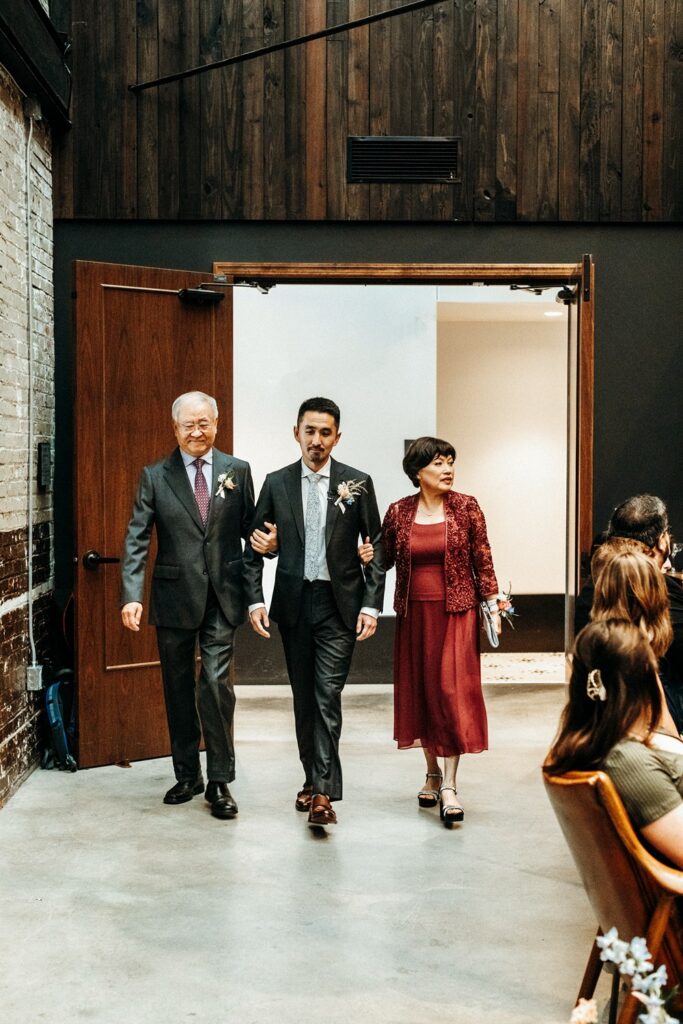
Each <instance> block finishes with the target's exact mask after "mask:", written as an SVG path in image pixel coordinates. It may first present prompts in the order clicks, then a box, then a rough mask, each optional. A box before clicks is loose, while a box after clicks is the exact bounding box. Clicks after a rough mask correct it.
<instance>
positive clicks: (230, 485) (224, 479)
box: [216, 469, 237, 501]
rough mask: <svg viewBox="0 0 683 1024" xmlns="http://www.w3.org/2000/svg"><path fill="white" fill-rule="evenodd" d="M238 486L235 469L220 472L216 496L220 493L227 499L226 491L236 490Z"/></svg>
mask: <svg viewBox="0 0 683 1024" xmlns="http://www.w3.org/2000/svg"><path fill="white" fill-rule="evenodd" d="M236 487H237V481H236V480H235V471H234V469H231V470H230V471H229V472H228V473H219V474H218V490H217V491H216V497H218V495H219V494H220V496H221V498H222V499H223V501H225V492H226V491H234V490H235V488H236Z"/></svg>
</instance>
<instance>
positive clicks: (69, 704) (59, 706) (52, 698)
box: [41, 668, 78, 772]
mask: <svg viewBox="0 0 683 1024" xmlns="http://www.w3.org/2000/svg"><path fill="white" fill-rule="evenodd" d="M45 711H46V713H47V725H48V731H47V747H46V749H45V752H44V754H43V758H42V761H41V767H42V768H59V770H60V771H67V772H75V771H77V769H78V765H77V764H76V760H75V758H74V753H75V739H76V700H75V685H74V676H73V672H72V671H71V669H70V668H65V669H60V671H59V672H57V675H56V677H55V681H54V683H50V685H49V686H48V687H47V689H46V690H45Z"/></svg>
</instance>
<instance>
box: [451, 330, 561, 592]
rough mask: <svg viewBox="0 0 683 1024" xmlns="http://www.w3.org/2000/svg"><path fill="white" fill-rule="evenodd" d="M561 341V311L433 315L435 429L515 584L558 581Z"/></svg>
mask: <svg viewBox="0 0 683 1024" xmlns="http://www.w3.org/2000/svg"><path fill="white" fill-rule="evenodd" d="M566 344H567V343H566V322H565V321H564V320H561V321H557V322H552V323H548V324H546V323H543V322H539V323H493V324H487V323H474V322H467V321H460V322H440V323H439V324H438V325H437V432H438V434H439V435H440V436H442V437H445V438H447V439H448V440H450V441H451V442H452V443H453V445H454V447H455V448H456V451H457V453H458V457H457V461H456V476H455V485H454V486H455V489H456V490H459V491H463V492H464V493H466V494H473V495H474V496H475V497H476V498H477V500H478V501H479V503H480V505H481V506H482V509H483V510H484V514H485V515H486V520H487V525H488V529H489V538H490V541H491V546H492V550H493V557H494V564H495V567H496V572H497V574H498V582H499V584H500V585H501V587H506V586H507V584H508V582H509V581H511V582H512V586H513V590H514V591H515V592H516V593H520V594H522V593H524V594H544V593H563V592H564V588H565V547H566V535H565V532H566V531H565V522H566V510H565V493H566V458H567V453H566V445H567V439H566V408H567V367H566V351H567V348H566Z"/></svg>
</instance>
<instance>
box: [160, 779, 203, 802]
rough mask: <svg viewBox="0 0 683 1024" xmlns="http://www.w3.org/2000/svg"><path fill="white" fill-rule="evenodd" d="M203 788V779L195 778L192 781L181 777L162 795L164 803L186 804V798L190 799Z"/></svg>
mask: <svg viewBox="0 0 683 1024" xmlns="http://www.w3.org/2000/svg"><path fill="white" fill-rule="evenodd" d="M203 789H204V781H203V779H201V778H197V779H195V780H194V782H191V781H188V780H187V779H181V781H180V782H176V784H175V786H172V787H171V789H169V791H168V793H167V794H166V796H165V797H164V803H165V804H186V803H187V801H188V800H191V799H192V797H193V796H197V794H198V793H201V792H202V790H203Z"/></svg>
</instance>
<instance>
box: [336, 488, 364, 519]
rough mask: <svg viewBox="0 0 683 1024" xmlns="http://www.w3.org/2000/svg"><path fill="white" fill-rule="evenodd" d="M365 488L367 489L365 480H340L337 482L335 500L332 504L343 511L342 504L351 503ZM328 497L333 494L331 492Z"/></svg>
mask: <svg viewBox="0 0 683 1024" xmlns="http://www.w3.org/2000/svg"><path fill="white" fill-rule="evenodd" d="M365 490H367V488H366V486H365V480H342V482H341V483H339V484H337V500H336V501H335V503H334V504H335V506H336V507H337V508H338V509H339V510H340V511H341V512H342V513H345V512H346V509H345V508H344V505H353V502H354V499H355V498H357V497H358V495H359V494H362V493H363V491H365ZM330 497H331V498H333V497H334V495H332V494H331V495H330Z"/></svg>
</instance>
